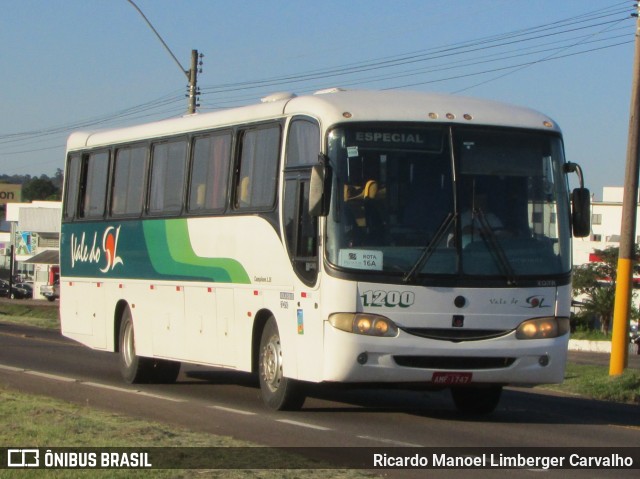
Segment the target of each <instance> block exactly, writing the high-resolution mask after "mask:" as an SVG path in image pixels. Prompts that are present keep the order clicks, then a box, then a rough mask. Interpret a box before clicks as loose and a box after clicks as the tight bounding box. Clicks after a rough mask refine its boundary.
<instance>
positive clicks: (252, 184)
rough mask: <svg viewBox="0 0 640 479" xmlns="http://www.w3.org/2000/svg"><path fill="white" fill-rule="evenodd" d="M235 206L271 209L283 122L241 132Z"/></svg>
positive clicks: (239, 207)
mask: <svg viewBox="0 0 640 479" xmlns="http://www.w3.org/2000/svg"><path fill="white" fill-rule="evenodd" d="M240 145H241V146H240V157H239V161H240V164H239V165H238V170H237V171H238V177H237V178H236V193H235V202H234V203H235V207H236V208H237V209H239V210H243V209H262V210H265V209H271V208H272V207H273V205H274V204H275V199H276V186H277V180H278V157H279V153H280V125H277V124H276V125H268V126H267V127H259V128H256V129H252V130H246V131H244V132H242V134H241V137H240Z"/></svg>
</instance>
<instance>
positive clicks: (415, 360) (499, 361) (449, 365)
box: [393, 356, 516, 371]
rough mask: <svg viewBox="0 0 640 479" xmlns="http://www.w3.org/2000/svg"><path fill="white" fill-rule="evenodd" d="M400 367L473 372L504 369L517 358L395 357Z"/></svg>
mask: <svg viewBox="0 0 640 479" xmlns="http://www.w3.org/2000/svg"><path fill="white" fill-rule="evenodd" d="M393 360H394V361H395V362H396V364H398V366H404V367H407V368H420V369H450V370H466V371H473V370H477V369H503V368H508V367H509V366H511V365H512V364H513V363H514V362H515V360H516V358H507V357H502V358H501V357H492V358H491V357H489V358H485V357H479V358H478V357H448V356H394V357H393Z"/></svg>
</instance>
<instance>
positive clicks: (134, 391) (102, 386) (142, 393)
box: [80, 381, 186, 402]
mask: <svg viewBox="0 0 640 479" xmlns="http://www.w3.org/2000/svg"><path fill="white" fill-rule="evenodd" d="M80 384H84V385H86V386H91V387H94V388H100V389H108V390H110V391H117V392H121V393H127V394H137V395H139V396H146V397H152V398H156V399H164V400H166V401H171V402H186V400H185V399H177V398H172V397H170V396H164V395H162V394H153V393H148V392H146V391H141V390H139V389H127V388H121V387H118V386H111V385H110V384H103V383H94V382H91V381H80Z"/></svg>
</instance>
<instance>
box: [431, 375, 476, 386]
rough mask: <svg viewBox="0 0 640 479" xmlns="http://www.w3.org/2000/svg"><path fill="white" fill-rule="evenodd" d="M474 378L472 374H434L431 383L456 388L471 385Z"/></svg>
mask: <svg viewBox="0 0 640 479" xmlns="http://www.w3.org/2000/svg"><path fill="white" fill-rule="evenodd" d="M472 377H473V374H472V373H433V376H432V377H431V381H432V382H433V383H434V384H442V385H445V386H456V385H460V384H470V383H471V378H472Z"/></svg>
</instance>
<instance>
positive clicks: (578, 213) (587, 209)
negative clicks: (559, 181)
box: [571, 188, 591, 238]
mask: <svg viewBox="0 0 640 479" xmlns="http://www.w3.org/2000/svg"><path fill="white" fill-rule="evenodd" d="M571 224H572V226H573V236H575V237H576V238H584V237H585V236H589V234H590V233H591V194H590V193H589V189H588V188H576V189H574V190H573V193H572V195H571Z"/></svg>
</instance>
